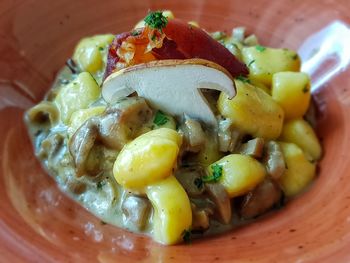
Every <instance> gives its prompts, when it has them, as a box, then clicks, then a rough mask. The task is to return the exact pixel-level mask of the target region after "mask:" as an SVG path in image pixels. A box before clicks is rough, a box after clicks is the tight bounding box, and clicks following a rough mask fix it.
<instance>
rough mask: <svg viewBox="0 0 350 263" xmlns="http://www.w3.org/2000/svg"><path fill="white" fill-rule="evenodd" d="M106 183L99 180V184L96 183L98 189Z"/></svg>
mask: <svg viewBox="0 0 350 263" xmlns="http://www.w3.org/2000/svg"><path fill="white" fill-rule="evenodd" d="M105 184H106V183H105V182H104V181H99V182H97V184H96V187H97V189H99V190H100V189H102V187H103V186H104V185H105Z"/></svg>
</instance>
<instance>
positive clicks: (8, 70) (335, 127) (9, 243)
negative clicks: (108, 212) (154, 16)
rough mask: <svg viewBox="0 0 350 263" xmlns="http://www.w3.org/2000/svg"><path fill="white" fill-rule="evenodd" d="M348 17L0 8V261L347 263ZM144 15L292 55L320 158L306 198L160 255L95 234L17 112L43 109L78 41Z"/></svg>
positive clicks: (40, 1) (252, 4)
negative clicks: (42, 160) (304, 81)
mask: <svg viewBox="0 0 350 263" xmlns="http://www.w3.org/2000/svg"><path fill="white" fill-rule="evenodd" d="M349 8H350V2H349V1H348V0H323V1H316V0H315V1H305V0H294V1H292V0H289V1H265V0H256V1H217V0H215V1H200V0H186V1H179V0H177V1H137V0H128V1H112V0H109V1H93V0H87V1H66V0H59V1H44V0H37V1H29V0H22V1H20V0H12V1H11V0H2V1H1V2H0V127H1V128H0V138H1V140H2V141H1V144H0V166H1V167H0V244H1V245H0V262H104V263H107V262H132V261H138V262H214V261H220V262H299V263H301V262H349V261H350V155H349V150H348V149H349V148H350V76H349V74H350V72H349V70H348V69H349V67H348V64H349V60H350V55H349V52H350V51H349V50H350V44H349V41H350V36H349V30H348V28H347V27H348V23H350V16H349V14H350V13H349V11H348V10H349ZM148 9H153V10H154V9H171V10H173V12H174V13H175V15H176V16H177V17H179V18H182V19H185V20H195V21H198V22H199V24H200V25H201V26H202V27H204V28H206V29H207V30H209V31H213V30H231V28H232V27H234V26H239V25H244V26H246V27H247V29H248V30H249V32H254V33H256V34H257V36H258V37H259V39H260V40H261V42H262V44H264V45H271V46H274V47H281V46H283V47H288V48H293V49H298V50H299V51H300V53H301V56H302V58H303V60H304V61H305V64H304V65H303V70H305V71H308V72H310V73H312V76H313V81H314V84H315V85H314V88H316V89H314V91H313V92H314V95H315V99H316V101H317V103H318V105H319V125H318V128H317V131H318V134H319V136H320V137H321V139H322V143H323V147H324V157H323V159H322V161H321V164H320V169H319V176H318V178H317V179H316V180H315V182H314V184H313V185H312V186H311V187H310V189H309V190H308V191H307V192H306V193H304V194H302V195H301V196H300V197H298V198H297V199H296V200H294V201H292V202H290V203H289V204H288V205H287V206H286V207H285V208H284V209H282V210H280V211H277V212H274V213H271V214H269V215H267V216H265V217H264V218H260V220H258V221H256V222H255V223H253V224H251V225H248V226H246V227H243V228H240V229H237V230H233V231H231V232H229V233H226V234H224V235H219V236H215V237H212V238H209V239H203V240H196V241H195V242H193V243H192V244H190V245H177V246H170V247H164V246H162V245H159V244H156V243H154V242H153V241H152V240H151V239H149V238H147V237H143V236H138V235H135V234H132V233H129V232H127V231H125V230H121V229H118V228H115V227H112V226H109V225H104V224H101V222H100V220H98V219H97V218H95V217H94V216H92V215H91V214H89V213H88V212H87V211H85V210H84V209H83V208H82V207H80V206H79V205H77V204H76V203H75V202H73V201H72V200H70V199H69V198H68V197H66V196H65V195H64V194H63V193H61V192H60V191H59V190H58V188H57V187H56V185H55V183H54V181H53V180H52V179H51V178H50V177H49V176H48V175H47V174H46V173H45V172H44V171H43V170H42V168H41V167H40V164H39V162H38V161H37V160H36V158H35V157H34V155H33V150H32V145H31V143H30V141H29V138H28V135H27V132H26V129H25V126H24V124H23V113H24V111H25V110H26V109H28V108H29V107H31V106H32V105H34V104H36V103H37V102H38V101H40V100H41V99H42V98H43V96H44V94H45V92H46V91H47V90H48V88H49V87H50V83H51V82H52V81H53V79H54V76H55V74H56V72H57V71H58V70H59V69H60V67H61V66H62V65H63V64H64V63H65V61H66V59H67V58H69V56H70V55H71V54H72V52H73V48H74V45H75V44H76V43H77V41H78V40H79V39H80V38H82V37H84V36H89V35H93V34H98V33H107V32H111V33H119V32H123V31H127V30H129V29H130V28H131V27H132V26H133V25H134V23H135V22H136V21H138V20H139V19H140V18H142V17H143V16H144V15H145V14H146V12H147V10H148ZM322 30H323V31H322ZM317 32H319V33H318V34H316V33H317ZM315 34H316V35H315ZM310 36H313V37H312V38H310Z"/></svg>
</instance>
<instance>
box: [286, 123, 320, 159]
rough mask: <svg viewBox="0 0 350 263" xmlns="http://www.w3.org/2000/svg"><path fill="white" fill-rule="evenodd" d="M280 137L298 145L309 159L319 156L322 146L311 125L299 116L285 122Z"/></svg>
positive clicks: (318, 157)
mask: <svg viewBox="0 0 350 263" xmlns="http://www.w3.org/2000/svg"><path fill="white" fill-rule="evenodd" d="M280 139H281V140H282V141H285V142H291V143H294V144H296V145H298V146H299V147H300V148H301V149H302V150H303V151H304V153H305V154H306V156H307V157H308V159H309V160H318V159H320V158H321V154H322V148H321V145H320V142H319V141H318V138H317V136H316V134H315V132H314V130H313V129H312V127H311V125H310V124H309V123H308V122H306V121H305V120H303V119H301V118H299V119H295V120H290V121H288V122H286V123H285V124H284V126H283V129H282V134H281V137H280Z"/></svg>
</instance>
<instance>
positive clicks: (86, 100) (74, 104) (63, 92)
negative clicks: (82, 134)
mask: <svg viewBox="0 0 350 263" xmlns="http://www.w3.org/2000/svg"><path fill="white" fill-rule="evenodd" d="M100 95H101V89H100V87H99V86H98V85H97V83H96V81H95V79H94V78H93V77H92V76H91V74H90V73H88V72H83V73H80V74H79V75H78V76H77V78H76V79H75V80H74V81H72V82H70V83H69V84H67V85H66V86H63V87H62V88H61V89H60V91H59V92H58V95H57V97H56V99H55V103H56V105H57V107H58V109H59V111H60V115H61V120H62V122H63V123H65V124H68V123H69V121H70V118H71V116H72V114H73V112H75V111H77V110H80V109H86V108H88V107H89V105H90V104H91V103H93V102H94V101H96V100H97V99H98V98H99V97H100Z"/></svg>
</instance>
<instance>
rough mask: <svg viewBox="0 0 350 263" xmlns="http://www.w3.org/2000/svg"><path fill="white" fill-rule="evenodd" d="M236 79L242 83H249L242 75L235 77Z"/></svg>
mask: <svg viewBox="0 0 350 263" xmlns="http://www.w3.org/2000/svg"><path fill="white" fill-rule="evenodd" d="M236 79H238V80H240V81H242V82H244V83H250V80H249V79H248V78H246V77H244V76H242V75H239V76H237V77H236Z"/></svg>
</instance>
